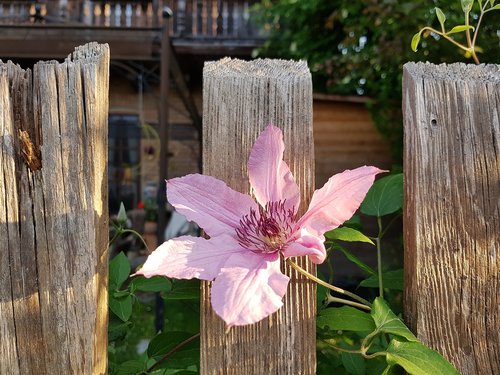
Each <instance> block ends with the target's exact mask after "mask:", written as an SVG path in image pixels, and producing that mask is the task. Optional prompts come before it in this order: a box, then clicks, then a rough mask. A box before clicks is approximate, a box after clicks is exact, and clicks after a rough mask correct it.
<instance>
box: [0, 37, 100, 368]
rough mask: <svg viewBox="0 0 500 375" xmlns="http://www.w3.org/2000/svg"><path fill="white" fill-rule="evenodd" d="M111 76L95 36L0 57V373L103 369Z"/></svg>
mask: <svg viewBox="0 0 500 375" xmlns="http://www.w3.org/2000/svg"><path fill="white" fill-rule="evenodd" d="M108 77H109V49H108V46H107V45H98V44H95V43H91V44H88V45H86V46H83V47H78V48H77V49H76V50H75V52H74V53H73V55H72V56H69V57H68V58H67V59H66V61H65V62H63V63H62V64H59V63H57V62H55V61H51V62H39V63H37V64H36V65H35V66H34V68H33V71H31V70H26V71H25V70H22V69H21V68H20V67H19V66H17V65H14V64H13V63H11V62H7V63H2V62H1V61H0V139H1V142H0V236H1V238H2V241H0V341H1V342H2V345H0V348H1V349H0V374H13V375H15V374H20V375H25V374H28V375H29V374H37V375H38V374H75V375H76V374H78V375H81V374H85V375H86V374H89V375H90V374H94V375H95V374H105V373H106V359H107V356H106V353H107V240H108V229H107V220H108V219H107V218H108V212H107V113H108ZM20 134H23V136H22V137H21V136H20ZM23 138H24V139H25V140H24V141H23ZM26 138H27V139H29V142H31V144H32V148H33V150H34V152H35V153H38V155H39V156H40V159H41V165H38V167H39V168H33V165H30V163H29V162H28V159H27V158H26V156H25V154H26V150H25V147H26V146H25V145H26V142H27V141H26ZM29 142H28V143H29Z"/></svg>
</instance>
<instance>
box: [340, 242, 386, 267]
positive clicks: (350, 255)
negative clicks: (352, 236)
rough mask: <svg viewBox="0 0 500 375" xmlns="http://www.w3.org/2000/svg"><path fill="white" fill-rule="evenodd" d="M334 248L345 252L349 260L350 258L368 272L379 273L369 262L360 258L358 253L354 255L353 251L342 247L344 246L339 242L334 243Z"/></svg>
mask: <svg viewBox="0 0 500 375" xmlns="http://www.w3.org/2000/svg"><path fill="white" fill-rule="evenodd" d="M332 248H333V249H334V250H339V251H341V252H342V253H344V255H345V257H346V258H347V259H348V260H350V261H351V262H352V263H354V264H355V265H357V266H358V267H359V268H361V269H362V270H363V271H365V272H366V273H368V274H370V275H377V272H375V270H374V269H373V268H371V267H370V266H369V265H368V264H366V263H364V262H363V261H362V260H361V259H359V258H358V257H357V256H356V255H354V254H353V253H351V252H350V251H349V250H347V249H346V248H344V247H342V246H340V245H338V244H334V245H333V246H332Z"/></svg>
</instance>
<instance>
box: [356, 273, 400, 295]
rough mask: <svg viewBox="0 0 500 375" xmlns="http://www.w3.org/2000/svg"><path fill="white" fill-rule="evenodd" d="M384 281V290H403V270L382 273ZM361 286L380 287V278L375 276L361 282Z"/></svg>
mask: <svg viewBox="0 0 500 375" xmlns="http://www.w3.org/2000/svg"><path fill="white" fill-rule="evenodd" d="M382 280H383V282H384V288H387V289H394V290H403V270H402V269H400V270H394V271H387V272H383V273H382ZM359 286H364V287H368V288H377V287H378V277H377V276H376V275H375V274H373V275H372V276H370V277H369V278H367V279H365V280H363V281H361V282H360V283H359Z"/></svg>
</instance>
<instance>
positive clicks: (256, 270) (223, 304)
mask: <svg viewBox="0 0 500 375" xmlns="http://www.w3.org/2000/svg"><path fill="white" fill-rule="evenodd" d="M289 280H290V278H289V277H288V276H285V275H283V274H282V273H281V270H280V260H279V255H278V254H276V253H275V254H268V255H264V254H255V253H252V252H250V251H248V252H247V253H246V254H234V255H232V256H231V257H230V258H229V259H228V261H227V262H226V263H225V264H224V267H223V268H222V270H221V273H220V274H219V275H218V276H217V277H216V279H215V281H214V283H213V284H212V292H211V295H212V307H213V309H214V311H215V312H216V313H217V315H219V316H220V317H221V318H222V319H223V320H224V321H225V322H226V323H227V325H228V326H230V327H231V326H241V325H245V324H252V323H255V322H258V321H260V320H262V319H264V318H265V317H267V316H269V315H271V314H272V313H274V312H276V311H277V310H278V309H279V308H280V307H281V306H283V301H282V299H283V296H284V295H285V293H286V289H287V286H288V281H289Z"/></svg>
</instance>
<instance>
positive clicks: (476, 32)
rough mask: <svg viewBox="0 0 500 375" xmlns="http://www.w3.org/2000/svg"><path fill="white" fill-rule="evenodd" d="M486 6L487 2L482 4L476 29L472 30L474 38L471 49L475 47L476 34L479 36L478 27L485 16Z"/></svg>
mask: <svg viewBox="0 0 500 375" xmlns="http://www.w3.org/2000/svg"><path fill="white" fill-rule="evenodd" d="M487 5H488V1H485V2H484V5H483V7H482V8H481V14H480V15H479V19H478V20H477V25H476V29H475V30H474V37H473V38H472V47H473V48H474V47H475V46H476V39H477V34H479V27H480V26H481V21H482V20H483V16H484V15H485V14H486V6H487Z"/></svg>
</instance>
